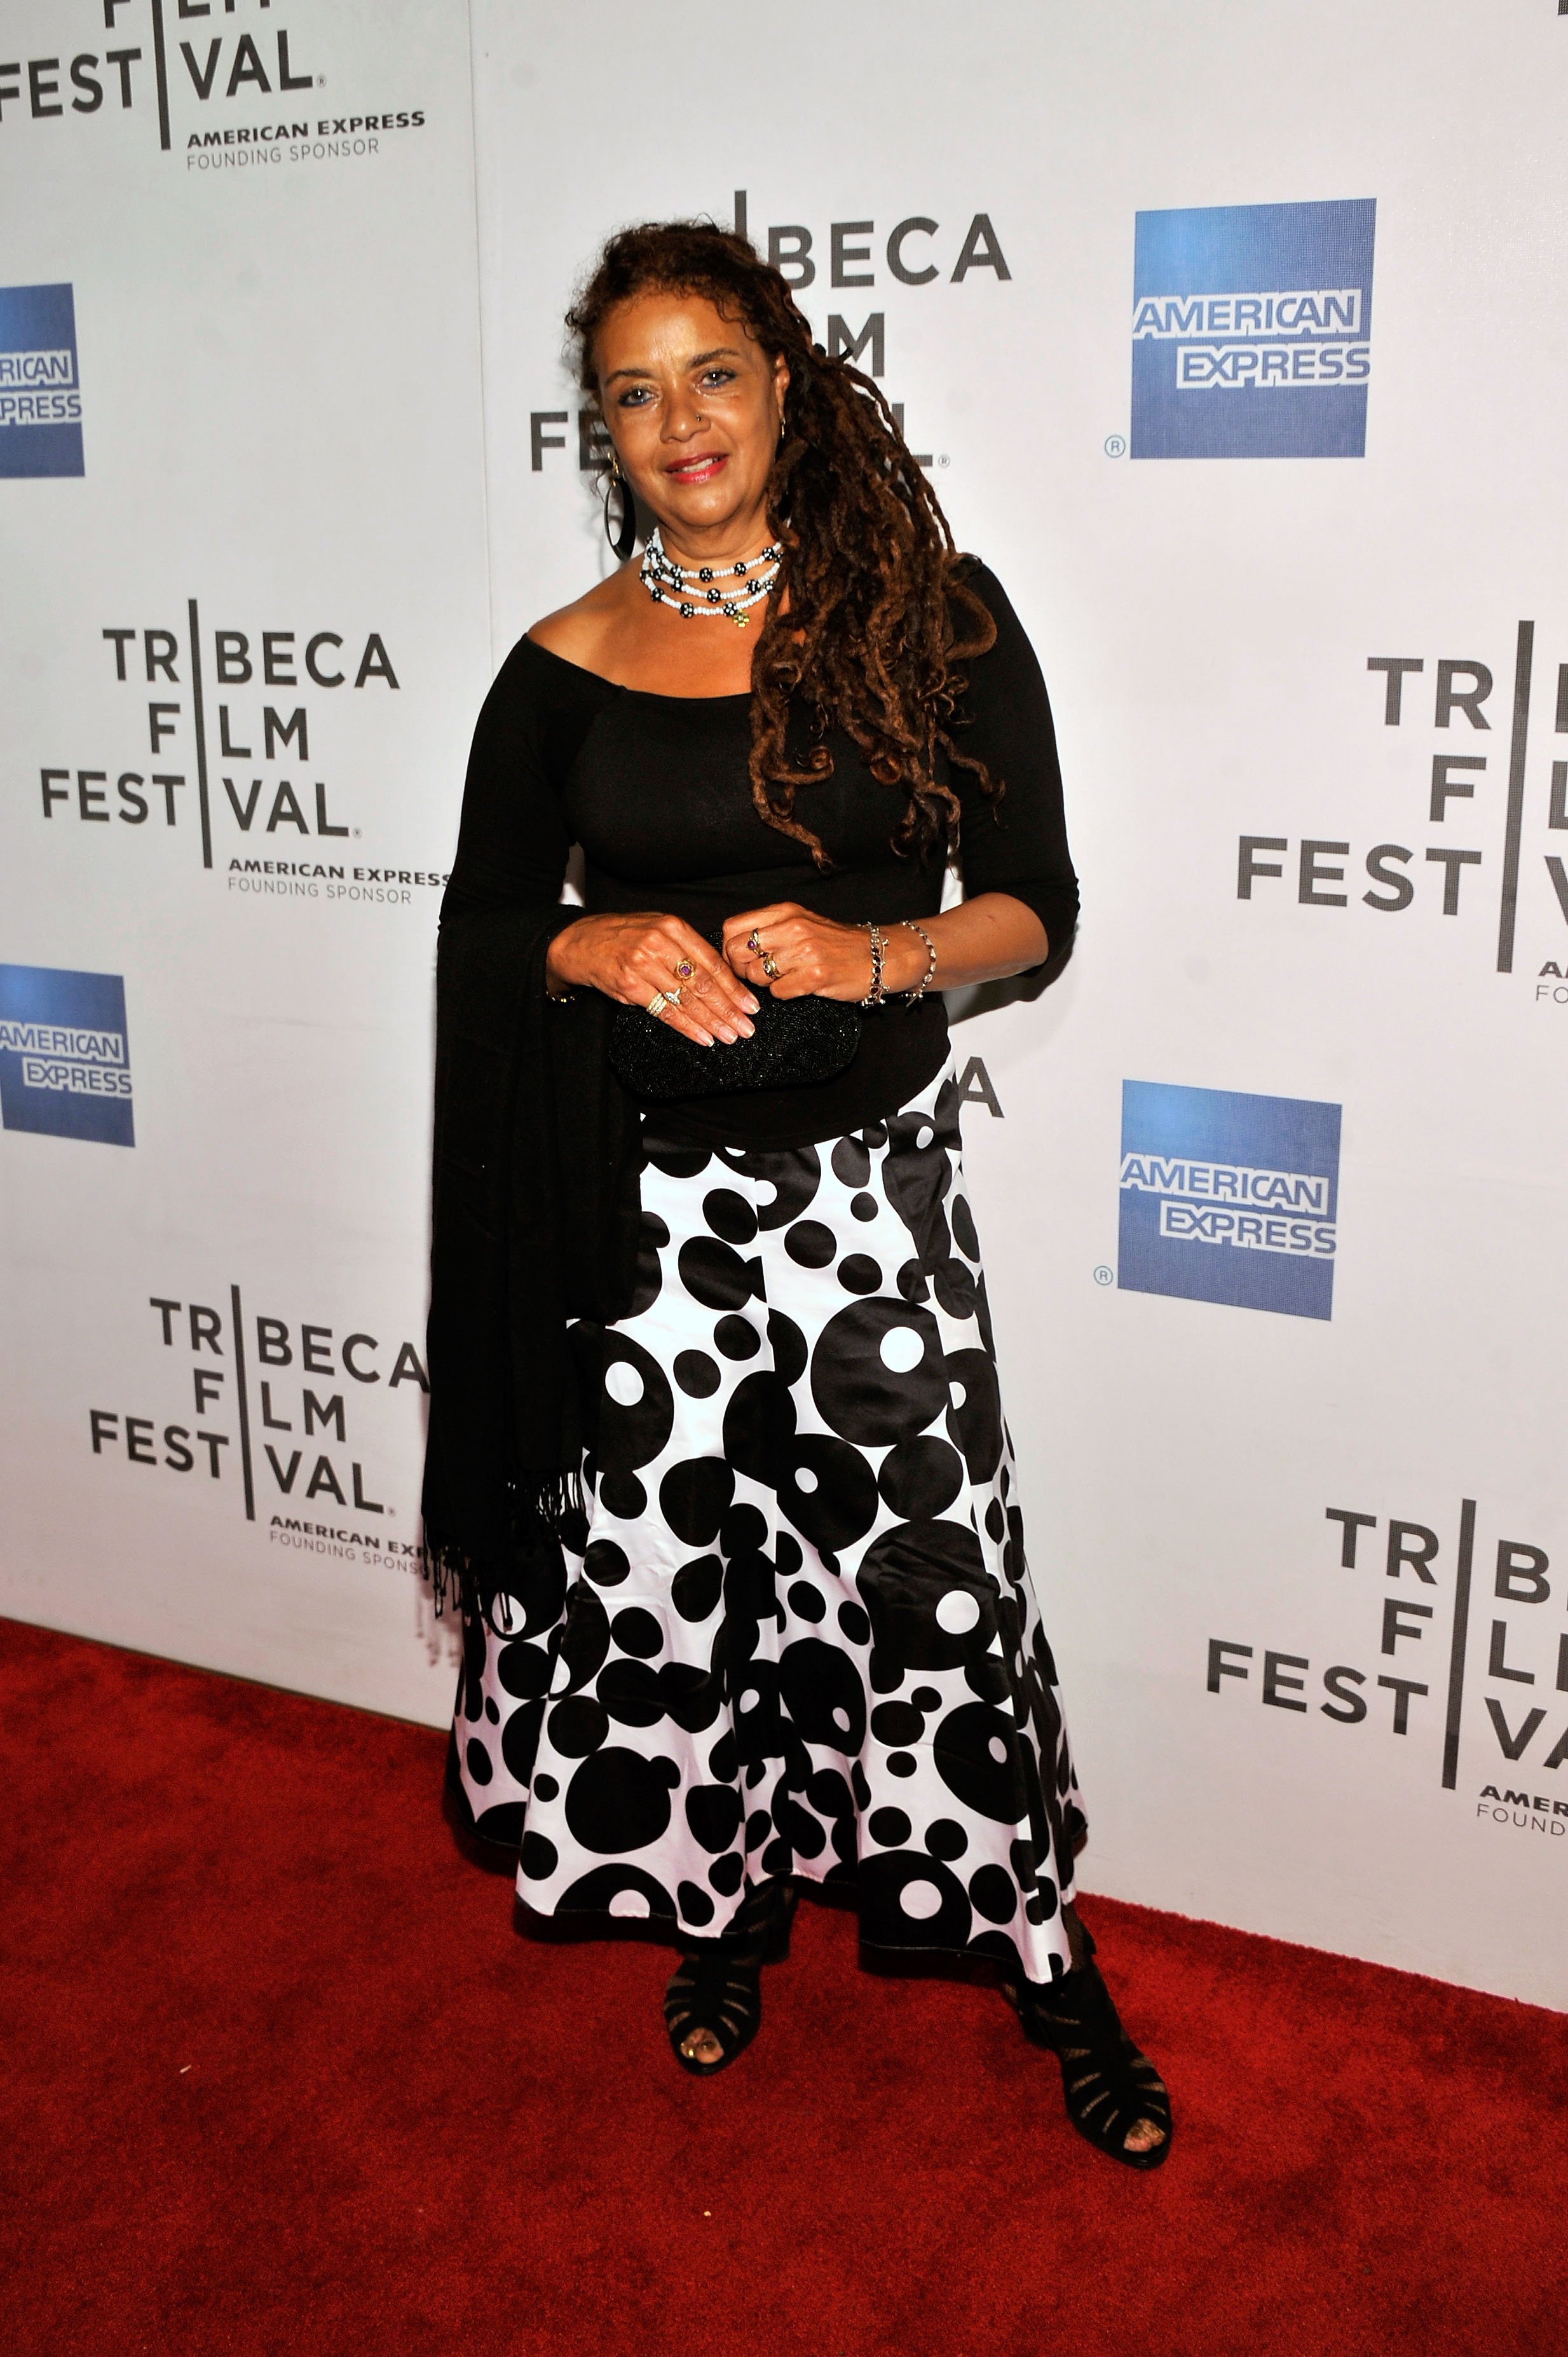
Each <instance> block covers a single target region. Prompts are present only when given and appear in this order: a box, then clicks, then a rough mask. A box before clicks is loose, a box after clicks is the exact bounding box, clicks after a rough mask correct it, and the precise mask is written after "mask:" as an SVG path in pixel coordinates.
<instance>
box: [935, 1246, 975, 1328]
mask: <svg viewBox="0 0 1568 2357" xmlns="http://www.w3.org/2000/svg"><path fill="white" fill-rule="evenodd" d="M931 1281H932V1283H933V1285H934V1286H936V1292H937V1299H938V1301H939V1302H940V1305H941V1307H942V1308H944V1309H945V1310H946V1311H947V1314H948V1316H949V1317H950V1318H972V1317H973V1315H974V1302H975V1292H974V1278H973V1276H972V1274H971V1272H970V1271H969V1270H968V1269H967V1268H965V1266H964V1265H963V1263H962V1261H961V1260H955V1259H953V1258H951V1257H949V1258H948V1259H947V1260H943V1261H939V1262H938V1263H937V1265H936V1267H935V1268H934V1269H933V1270H932V1271H931Z"/></svg>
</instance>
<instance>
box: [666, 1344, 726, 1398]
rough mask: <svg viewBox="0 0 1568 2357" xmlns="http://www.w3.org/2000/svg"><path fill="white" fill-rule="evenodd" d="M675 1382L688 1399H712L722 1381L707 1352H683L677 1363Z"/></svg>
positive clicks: (679, 1355) (677, 1358)
mask: <svg viewBox="0 0 1568 2357" xmlns="http://www.w3.org/2000/svg"><path fill="white" fill-rule="evenodd" d="M675 1380H676V1382H677V1383H679V1384H680V1386H681V1389H682V1391H683V1392H684V1393H685V1394H686V1396H687V1398H688V1399H711V1398H712V1397H713V1394H714V1392H716V1391H717V1389H718V1387H719V1383H720V1381H721V1380H722V1379H721V1377H720V1374H719V1371H718V1369H717V1367H715V1366H714V1362H713V1361H712V1360H711V1359H710V1358H709V1356H708V1354H707V1352H706V1351H681V1352H680V1353H679V1354H678V1355H677V1357H676V1361H675Z"/></svg>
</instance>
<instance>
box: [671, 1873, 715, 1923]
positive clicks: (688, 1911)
mask: <svg viewBox="0 0 1568 2357" xmlns="http://www.w3.org/2000/svg"><path fill="white" fill-rule="evenodd" d="M675 1896H676V1898H677V1899H678V1900H680V1902H681V1914H682V1920H683V1921H685V1922H688V1923H711V1922H712V1921H713V1920H714V1902H713V1900H711V1899H710V1898H709V1897H708V1894H707V1892H706V1891H705V1890H701V1889H698V1887H697V1885H696V1884H695V1883H694V1882H682V1883H681V1884H679V1885H678V1886H677V1889H676V1892H675Z"/></svg>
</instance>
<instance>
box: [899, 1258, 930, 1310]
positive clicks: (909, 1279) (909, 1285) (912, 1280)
mask: <svg viewBox="0 0 1568 2357" xmlns="http://www.w3.org/2000/svg"><path fill="white" fill-rule="evenodd" d="M893 1282H894V1284H895V1285H896V1286H897V1288H898V1291H899V1293H900V1294H901V1295H902V1296H903V1297H904V1299H905V1300H906V1301H929V1299H930V1297H931V1288H930V1286H929V1285H928V1284H927V1283H926V1272H925V1270H924V1269H923V1268H922V1267H921V1266H920V1264H919V1262H918V1260H907V1261H906V1262H905V1263H904V1265H903V1267H902V1268H901V1269H900V1270H899V1271H898V1274H897V1276H896V1277H895V1278H894V1280H893Z"/></svg>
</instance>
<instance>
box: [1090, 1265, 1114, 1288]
mask: <svg viewBox="0 0 1568 2357" xmlns="http://www.w3.org/2000/svg"><path fill="white" fill-rule="evenodd" d="M1094 1282H1095V1283H1096V1285H1114V1284H1115V1282H1116V1272H1115V1270H1114V1269H1113V1268H1107V1267H1106V1265H1105V1263H1104V1262H1103V1261H1101V1264H1100V1266H1099V1267H1098V1268H1097V1269H1096V1270H1095V1272H1094Z"/></svg>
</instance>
